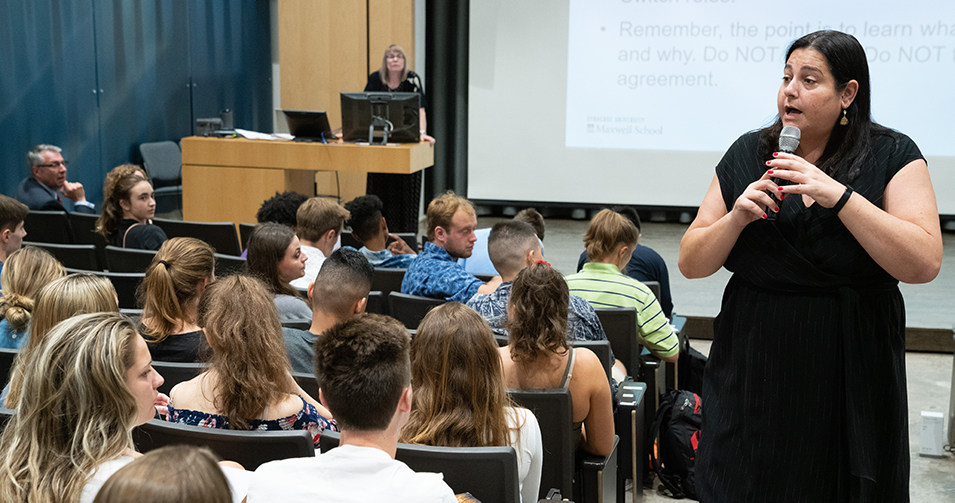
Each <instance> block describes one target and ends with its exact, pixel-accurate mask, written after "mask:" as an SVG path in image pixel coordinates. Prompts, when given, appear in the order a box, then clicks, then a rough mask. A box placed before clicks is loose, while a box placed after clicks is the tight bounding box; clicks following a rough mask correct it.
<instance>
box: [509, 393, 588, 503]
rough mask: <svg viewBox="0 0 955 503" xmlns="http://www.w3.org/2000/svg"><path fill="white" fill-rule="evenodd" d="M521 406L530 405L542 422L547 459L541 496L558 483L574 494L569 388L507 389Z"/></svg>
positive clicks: (567, 493) (564, 491)
mask: <svg viewBox="0 0 955 503" xmlns="http://www.w3.org/2000/svg"><path fill="white" fill-rule="evenodd" d="M507 391H508V393H509V394H510V395H511V398H513V399H514V402H516V403H517V404H518V405H520V406H521V407H524V408H526V409H530V410H531V411H532V412H533V413H534V415H535V416H537V422H538V423H540V428H541V440H542V442H543V448H544V462H543V464H542V467H541V486H540V498H541V499H543V498H546V497H547V492H548V491H549V490H550V489H551V488H552V487H556V488H557V489H560V493H561V494H562V495H564V496H565V497H571V496H570V495H572V494H573V485H574V463H575V458H574V456H575V451H576V449H577V447H576V445H577V438H576V433H575V432H574V431H573V420H574V416H573V402H572V401H571V398H570V391H569V390H566V389H532V390H518V389H509V390H507Z"/></svg>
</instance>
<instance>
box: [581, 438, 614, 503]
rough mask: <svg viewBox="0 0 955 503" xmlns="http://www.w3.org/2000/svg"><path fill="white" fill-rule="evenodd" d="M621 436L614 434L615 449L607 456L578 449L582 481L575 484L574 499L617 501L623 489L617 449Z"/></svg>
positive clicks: (599, 502) (583, 502)
mask: <svg viewBox="0 0 955 503" xmlns="http://www.w3.org/2000/svg"><path fill="white" fill-rule="evenodd" d="M619 444H620V437H618V436H616V435H614V439H613V449H612V450H611V451H610V454H609V455H607V456H597V455H595V454H590V453H588V452H584V451H582V450H578V451H577V471H578V472H579V475H578V479H579V481H580V483H578V484H574V501H578V502H581V503H616V502H617V501H618V496H623V491H622V490H619V488H618V478H617V451H618V445H619Z"/></svg>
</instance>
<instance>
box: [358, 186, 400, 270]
mask: <svg viewBox="0 0 955 503" xmlns="http://www.w3.org/2000/svg"><path fill="white" fill-rule="evenodd" d="M345 209H346V210H348V212H349V213H351V218H350V219H349V220H348V222H346V224H347V225H348V226H349V227H351V234H352V236H354V237H355V239H357V240H358V241H361V244H362V247H361V249H360V250H358V251H360V252H361V253H362V255H364V256H365V258H366V259H368V262H369V263H371V265H373V266H375V267H385V268H389V269H405V268H407V267H408V266H409V265H410V264H411V262H412V261H413V260H414V259H415V257H417V254H415V252H414V250H412V249H411V247H410V246H408V243H405V240H404V239H401V238H400V237H398V236H396V235H394V234H391V233H389V232H388V222H386V221H385V217H384V216H382V214H381V210H382V209H384V204H383V203H382V202H381V198H379V197H378V196H376V195H368V196H360V197H356V198H355V199H352V200H351V201H349V202H347V203H345ZM389 238H391V239H392V241H391V243H389V244H388V246H387V247H386V246H385V243H386V242H387V240H388V239H389Z"/></svg>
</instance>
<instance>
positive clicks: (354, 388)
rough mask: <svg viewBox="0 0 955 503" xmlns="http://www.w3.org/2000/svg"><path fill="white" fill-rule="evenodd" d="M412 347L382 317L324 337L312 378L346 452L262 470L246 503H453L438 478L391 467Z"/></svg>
mask: <svg viewBox="0 0 955 503" xmlns="http://www.w3.org/2000/svg"><path fill="white" fill-rule="evenodd" d="M409 346H410V336H409V335H408V331H407V330H406V329H405V327H404V326H403V325H402V324H401V323H399V322H398V321H397V320H394V319H392V318H389V317H387V316H381V315H377V314H362V315H360V316H357V317H355V318H352V319H351V320H348V321H345V322H343V323H340V324H338V325H335V326H334V327H332V328H331V329H329V330H327V331H326V332H325V334H324V335H323V336H322V337H320V338H319V339H318V342H317V343H316V344H315V356H316V359H315V360H316V363H315V375H316V376H317V378H318V384H319V396H320V397H321V400H322V403H324V404H326V405H328V408H329V410H331V411H332V412H333V413H334V414H335V416H336V419H337V421H338V423H339V428H340V429H341V444H340V446H339V447H337V448H335V449H332V450H331V451H329V452H326V453H324V454H320V455H318V456H316V457H314V458H293V459H285V460H281V461H272V462H271V463H265V464H263V465H262V466H260V467H259V469H258V470H256V471H255V474H254V475H253V477H252V482H251V483H250V484H249V496H248V503H256V502H260V501H303V502H304V501H322V502H335V503H344V502H366V501H388V502H394V503H402V502H407V503H412V502H414V503H418V502H442V503H453V502H456V501H457V499H456V498H455V497H454V493H453V492H452V491H451V489H450V488H449V487H448V486H447V484H445V483H444V481H443V480H442V476H441V474H438V473H415V472H413V471H411V469H410V468H408V466H407V465H405V464H404V463H402V462H400V461H396V460H395V459H394V458H395V452H396V451H397V449H398V434H399V432H400V431H401V429H402V427H403V426H404V425H405V423H407V422H408V415H409V413H410V411H411V401H412V400H411V363H410V361H409Z"/></svg>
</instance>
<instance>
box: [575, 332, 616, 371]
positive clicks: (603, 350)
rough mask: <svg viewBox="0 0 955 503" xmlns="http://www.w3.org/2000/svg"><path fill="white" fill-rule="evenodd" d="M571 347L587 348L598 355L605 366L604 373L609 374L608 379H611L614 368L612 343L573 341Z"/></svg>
mask: <svg viewBox="0 0 955 503" xmlns="http://www.w3.org/2000/svg"><path fill="white" fill-rule="evenodd" d="M571 345H572V346H573V347H575V348H587V349H589V350H591V351H593V352H594V354H595V355H597V359H598V360H600V364H601V365H603V368H604V372H606V373H607V379H610V368H611V367H613V359H612V358H611V357H610V355H611V351H610V341H573V342H572V343H571Z"/></svg>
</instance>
